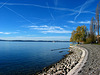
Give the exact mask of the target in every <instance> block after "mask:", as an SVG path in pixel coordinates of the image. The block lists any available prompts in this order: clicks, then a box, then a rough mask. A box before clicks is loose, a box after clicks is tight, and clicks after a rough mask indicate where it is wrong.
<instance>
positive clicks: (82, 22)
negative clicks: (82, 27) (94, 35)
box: [78, 21, 90, 24]
mask: <svg viewBox="0 0 100 75" xmlns="http://www.w3.org/2000/svg"><path fill="white" fill-rule="evenodd" d="M78 23H81V24H90V21H80V22H78Z"/></svg>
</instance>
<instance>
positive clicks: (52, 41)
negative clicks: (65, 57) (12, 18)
mask: <svg viewBox="0 0 100 75" xmlns="http://www.w3.org/2000/svg"><path fill="white" fill-rule="evenodd" d="M0 41H8V42H53V43H55V42H70V41H58V40H54V41H49V40H47V41H46V40H0Z"/></svg>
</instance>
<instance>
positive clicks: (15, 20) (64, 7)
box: [0, 0, 99, 40]
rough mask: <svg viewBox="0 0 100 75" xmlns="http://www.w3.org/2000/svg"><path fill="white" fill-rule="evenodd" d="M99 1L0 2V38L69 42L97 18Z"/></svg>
mask: <svg viewBox="0 0 100 75" xmlns="http://www.w3.org/2000/svg"><path fill="white" fill-rule="evenodd" d="M98 2H99V0H0V39H10V40H11V39H13V40H19V39H20V40H69V39H70V36H71V32H72V31H73V30H75V29H76V27H77V26H81V25H86V26H87V28H88V29H89V26H90V20H91V18H92V17H95V10H96V7H97V3H98Z"/></svg>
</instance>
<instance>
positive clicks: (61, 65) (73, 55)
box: [36, 47, 82, 75]
mask: <svg viewBox="0 0 100 75" xmlns="http://www.w3.org/2000/svg"><path fill="white" fill-rule="evenodd" d="M81 56H82V50H81V49H80V48H78V47H72V48H70V50H69V54H67V55H65V56H64V58H63V59H61V60H60V61H59V62H57V63H56V64H53V65H51V66H49V67H46V68H44V69H43V70H42V71H41V72H39V73H37V74H36V75H67V74H68V72H69V71H70V70H71V69H73V67H75V66H76V64H78V63H79V61H80V59H81Z"/></svg>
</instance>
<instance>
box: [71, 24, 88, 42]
mask: <svg viewBox="0 0 100 75" xmlns="http://www.w3.org/2000/svg"><path fill="white" fill-rule="evenodd" d="M86 36H87V28H86V26H85V25H83V26H78V27H77V28H76V31H75V30H73V32H72V35H71V38H70V41H71V42H78V43H79V42H85V41H86Z"/></svg>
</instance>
